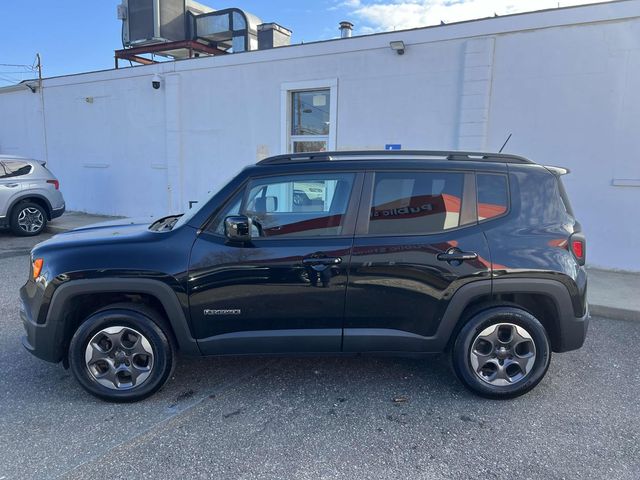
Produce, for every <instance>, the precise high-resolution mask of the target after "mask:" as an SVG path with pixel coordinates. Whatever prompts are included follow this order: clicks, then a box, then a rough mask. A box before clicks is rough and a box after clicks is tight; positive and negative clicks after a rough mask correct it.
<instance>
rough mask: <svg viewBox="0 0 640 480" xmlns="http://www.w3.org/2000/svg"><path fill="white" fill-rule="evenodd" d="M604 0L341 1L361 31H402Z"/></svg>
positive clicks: (338, 3) (340, 4) (340, 6)
mask: <svg viewBox="0 0 640 480" xmlns="http://www.w3.org/2000/svg"><path fill="white" fill-rule="evenodd" d="M600 1H602V0H561V1H560V2H558V0H413V1H406V0H387V1H384V0H338V1H337V6H338V7H339V8H340V9H344V10H346V11H347V12H348V13H349V14H350V15H352V16H353V18H354V20H356V21H357V22H358V23H359V25H357V26H356V28H357V30H358V32H359V33H372V32H380V31H390V30H401V29H406V28H415V27H423V26H427V25H437V24H439V23H440V22H441V21H444V22H445V23H452V22H459V21H463V20H472V19H475V18H485V17H492V16H494V14H498V15H507V14H511V13H520V12H527V11H532V10H542V9H545V8H556V7H557V6H558V4H560V6H562V7H568V6H572V5H583V4H588V3H598V2H600Z"/></svg>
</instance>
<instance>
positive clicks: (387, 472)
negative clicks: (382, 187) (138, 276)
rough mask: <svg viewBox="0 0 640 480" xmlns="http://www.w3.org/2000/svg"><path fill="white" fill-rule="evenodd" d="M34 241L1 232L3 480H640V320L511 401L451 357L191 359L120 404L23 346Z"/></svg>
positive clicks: (599, 325) (612, 326)
mask: <svg viewBox="0 0 640 480" xmlns="http://www.w3.org/2000/svg"><path fill="white" fill-rule="evenodd" d="M43 239H44V237H39V239H38V240H43ZM34 243H35V241H34V240H32V239H27V240H25V239H15V238H13V237H10V236H9V235H8V234H5V233H0V480H8V479H14V478H15V479H29V478H78V479H92V478H96V479H103V478H105V477H111V478H123V479H124V478H154V479H164V478H180V477H184V478H216V479H225V478H233V479H236V478H242V479H262V478H264V479H268V478H269V479H270V478H274V479H307V478H308V479H333V478H349V479H361V478H362V479H369V478H371V479H385V478H393V479H398V478H424V479H459V478H478V479H491V478H518V479H528V478H535V479H537V478H545V479H549V478H554V479H555V478H567V479H573V478H576V479H577V478H615V479H637V478H640V415H639V414H640V370H638V362H637V358H638V353H639V352H640V348H639V345H640V323H638V322H633V321H619V320H610V319H606V318H593V319H592V325H591V329H590V332H589V336H588V338H587V342H586V344H585V346H584V347H583V348H582V349H581V350H579V351H576V352H570V353H565V354H558V355H555V356H554V357H553V358H552V362H551V367H550V369H549V372H548V374H547V376H546V378H545V379H544V380H543V381H542V383H541V384H540V385H539V386H538V387H537V388H536V389H534V390H533V391H532V392H530V393H529V394H527V395H525V396H524V397H520V398H518V399H515V400H511V401H492V400H485V399H481V398H478V397H475V396H473V395H472V394H470V393H468V392H467V391H466V390H465V389H464V388H463V387H462V386H461V385H460V384H459V383H458V382H457V380H456V379H455V377H454V375H453V373H452V372H451V371H450V368H449V366H448V364H447V361H446V358H444V356H434V357H432V358H430V359H426V360H424V359H423V360H416V359H405V358H373V357H350V358H334V357H306V358H195V359H190V358H180V359H179V363H178V366H177V368H176V370H175V372H174V375H173V378H172V379H171V380H170V381H169V383H168V384H167V385H166V386H165V387H164V388H163V389H162V390H161V391H160V392H159V393H158V394H156V395H155V396H153V397H151V398H150V399H148V400H146V401H143V402H140V403H136V404H131V405H116V404H109V403H105V402H102V401H100V400H97V399H95V398H93V397H91V396H90V395H89V394H87V393H85V392H84V391H83V390H82V389H81V388H80V387H79V386H78V385H77V384H76V382H75V380H74V379H73V377H72V376H71V374H70V372H68V371H65V370H64V369H63V368H62V366H60V365H52V364H48V363H46V362H42V361H40V360H38V359H36V358H34V357H32V356H31V355H30V354H28V353H27V352H26V351H25V350H24V349H23V348H22V346H21V344H20V336H21V335H22V325H21V323H20V320H19V318H18V288H19V287H20V285H21V284H22V283H23V282H24V280H25V277H26V275H27V273H28V257H27V254H26V252H27V251H28V249H29V248H30V247H31V245H33V244H34Z"/></svg>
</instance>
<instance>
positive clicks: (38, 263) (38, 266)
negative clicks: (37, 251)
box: [33, 258, 44, 280]
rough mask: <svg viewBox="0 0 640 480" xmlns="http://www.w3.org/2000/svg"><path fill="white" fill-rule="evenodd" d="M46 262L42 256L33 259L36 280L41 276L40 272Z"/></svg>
mask: <svg viewBox="0 0 640 480" xmlns="http://www.w3.org/2000/svg"><path fill="white" fill-rule="evenodd" d="M43 264H44V260H42V259H41V258H36V259H35V260H34V261H33V279H34V280H36V279H37V278H38V277H39V276H40V272H42V265H43Z"/></svg>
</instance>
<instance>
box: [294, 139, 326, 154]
mask: <svg viewBox="0 0 640 480" xmlns="http://www.w3.org/2000/svg"><path fill="white" fill-rule="evenodd" d="M326 151H327V142H326V141H321V142H316V141H314V142H305V141H298V140H294V141H293V153H307V152H326Z"/></svg>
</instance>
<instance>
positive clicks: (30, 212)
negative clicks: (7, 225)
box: [10, 201, 47, 237]
mask: <svg viewBox="0 0 640 480" xmlns="http://www.w3.org/2000/svg"><path fill="white" fill-rule="evenodd" d="M10 221H11V230H12V231H13V233H14V234H15V235H18V236H21V237H33V236H35V235H39V234H40V233H42V231H43V230H44V229H45V228H46V226H47V212H46V211H45V209H44V208H42V207H41V206H40V205H38V204H37V203H33V202H28V201H27V202H20V203H18V204H17V205H16V206H15V207H13V210H12V211H11V220H10Z"/></svg>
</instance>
